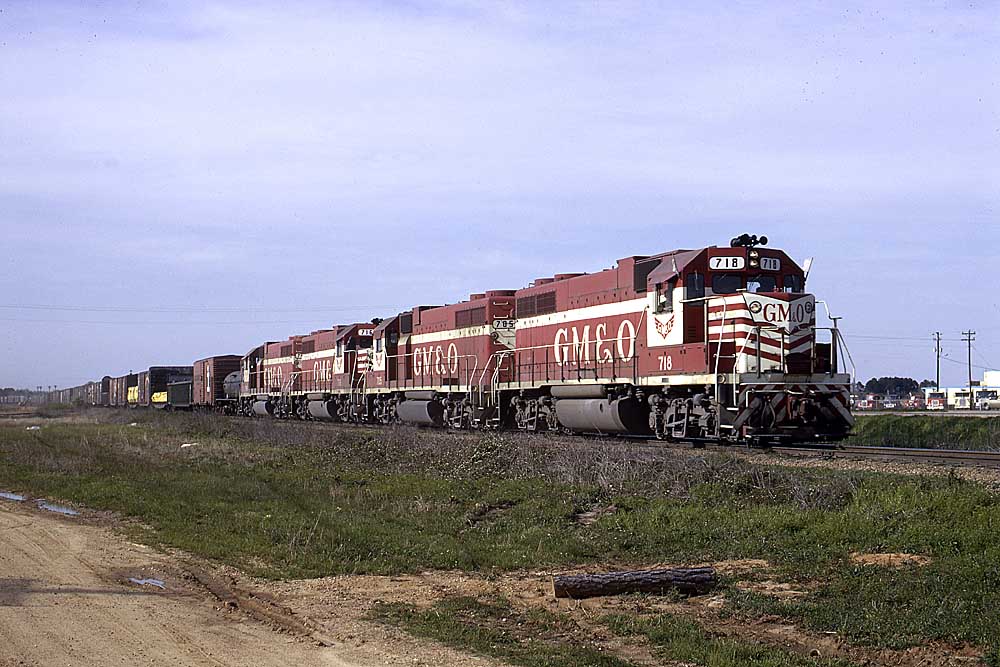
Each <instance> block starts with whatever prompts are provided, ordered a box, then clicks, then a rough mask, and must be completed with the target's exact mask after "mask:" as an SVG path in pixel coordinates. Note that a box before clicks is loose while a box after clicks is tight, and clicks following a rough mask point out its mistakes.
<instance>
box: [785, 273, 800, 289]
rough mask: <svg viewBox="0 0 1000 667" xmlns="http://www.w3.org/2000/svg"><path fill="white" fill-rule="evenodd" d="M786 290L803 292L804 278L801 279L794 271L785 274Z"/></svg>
mask: <svg viewBox="0 0 1000 667" xmlns="http://www.w3.org/2000/svg"><path fill="white" fill-rule="evenodd" d="M785 291H786V292H796V293H797V292H801V291H802V280H800V279H799V277H798V276H797V275H795V274H794V273H792V274H789V275H787V276H785Z"/></svg>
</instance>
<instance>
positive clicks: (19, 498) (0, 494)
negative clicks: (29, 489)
mask: <svg viewBox="0 0 1000 667" xmlns="http://www.w3.org/2000/svg"><path fill="white" fill-rule="evenodd" d="M0 498H3V499H5V500H14V501H16V502H21V501H22V500H24V496H20V495H18V494H16V493H7V492H6V491H0Z"/></svg>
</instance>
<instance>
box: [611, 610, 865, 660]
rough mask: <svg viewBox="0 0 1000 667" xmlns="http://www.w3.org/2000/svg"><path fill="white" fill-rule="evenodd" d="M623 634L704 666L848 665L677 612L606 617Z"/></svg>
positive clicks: (671, 657)
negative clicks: (727, 632) (722, 631)
mask: <svg viewBox="0 0 1000 667" xmlns="http://www.w3.org/2000/svg"><path fill="white" fill-rule="evenodd" d="M604 623H606V624H607V625H608V626H609V627H611V628H612V630H614V631H615V632H616V633H618V634H620V635H623V636H636V635H639V636H642V637H644V638H645V639H646V640H647V641H649V643H650V644H652V645H653V647H654V649H655V652H656V655H657V657H659V658H661V659H664V660H674V661H677V662H680V663H685V664H690V663H694V664H696V665H701V666H703V667H745V666H746V665H755V666H758V667H848V666H849V665H851V664H853V663H850V662H847V661H845V660H839V659H832V660H831V659H827V658H819V657H815V658H814V657H810V656H804V655H800V654H798V653H793V652H791V651H787V650H784V649H781V648H777V647H774V646H769V645H767V644H763V643H760V642H754V641H745V640H740V639H734V638H732V637H719V636H716V635H713V634H710V633H707V632H706V631H705V630H703V629H702V628H701V626H699V625H698V624H697V623H695V622H694V621H691V620H689V619H686V618H682V617H679V616H676V615H673V614H657V615H655V616H649V617H636V616H631V615H615V616H610V617H607V618H605V619H604Z"/></svg>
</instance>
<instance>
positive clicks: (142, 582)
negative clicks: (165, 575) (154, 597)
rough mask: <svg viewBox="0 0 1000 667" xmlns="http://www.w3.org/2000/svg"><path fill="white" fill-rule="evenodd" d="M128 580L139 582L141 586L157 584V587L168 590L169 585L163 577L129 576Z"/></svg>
mask: <svg viewBox="0 0 1000 667" xmlns="http://www.w3.org/2000/svg"><path fill="white" fill-rule="evenodd" d="M128 580H129V581H131V582H132V583H133V584H139V585H140V586H156V587H157V588H161V589H163V590H167V587H166V586H165V585H164V583H163V581H162V580H161V579H136V578H135V577H129V579H128Z"/></svg>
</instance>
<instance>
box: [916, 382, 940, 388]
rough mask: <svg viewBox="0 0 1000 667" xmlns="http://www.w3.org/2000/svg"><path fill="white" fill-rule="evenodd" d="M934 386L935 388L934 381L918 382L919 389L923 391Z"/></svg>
mask: <svg viewBox="0 0 1000 667" xmlns="http://www.w3.org/2000/svg"><path fill="white" fill-rule="evenodd" d="M936 386H937V382H935V381H934V380H922V381H921V382H920V388H921V389H923V388H924V387H936Z"/></svg>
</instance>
